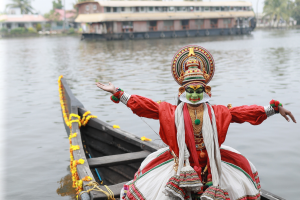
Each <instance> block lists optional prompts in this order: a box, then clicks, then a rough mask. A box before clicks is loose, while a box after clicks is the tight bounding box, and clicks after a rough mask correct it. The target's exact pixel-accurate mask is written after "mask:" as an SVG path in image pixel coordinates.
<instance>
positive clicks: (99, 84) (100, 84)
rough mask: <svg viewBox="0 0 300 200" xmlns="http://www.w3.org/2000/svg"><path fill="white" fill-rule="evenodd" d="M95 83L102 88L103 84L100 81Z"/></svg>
mask: <svg viewBox="0 0 300 200" xmlns="http://www.w3.org/2000/svg"><path fill="white" fill-rule="evenodd" d="M96 85H97V87H99V88H101V89H103V87H104V86H105V85H104V84H102V83H100V82H98V83H96Z"/></svg>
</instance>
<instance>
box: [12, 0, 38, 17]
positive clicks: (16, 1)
mask: <svg viewBox="0 0 300 200" xmlns="http://www.w3.org/2000/svg"><path fill="white" fill-rule="evenodd" d="M11 2H12V3H10V4H7V5H6V8H20V10H21V13H22V14H28V13H33V11H34V9H33V7H32V6H31V1H30V0H11Z"/></svg>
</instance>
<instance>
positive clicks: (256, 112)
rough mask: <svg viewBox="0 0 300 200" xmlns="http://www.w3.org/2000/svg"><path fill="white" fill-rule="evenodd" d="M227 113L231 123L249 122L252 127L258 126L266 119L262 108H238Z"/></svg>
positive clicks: (253, 106)
mask: <svg viewBox="0 0 300 200" xmlns="http://www.w3.org/2000/svg"><path fill="white" fill-rule="evenodd" d="M229 111H230V113H231V116H232V119H231V123H234V122H235V123H244V122H249V123H250V124H252V125H258V124H261V123H262V122H263V121H264V120H265V119H267V114H266V112H265V109H264V107H263V106H257V105H252V106H238V107H233V108H231V109H230V110H229Z"/></svg>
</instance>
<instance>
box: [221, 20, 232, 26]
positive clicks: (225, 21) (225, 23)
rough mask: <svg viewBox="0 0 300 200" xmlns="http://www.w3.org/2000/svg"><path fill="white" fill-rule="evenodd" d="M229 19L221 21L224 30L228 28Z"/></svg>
mask: <svg viewBox="0 0 300 200" xmlns="http://www.w3.org/2000/svg"><path fill="white" fill-rule="evenodd" d="M230 21H231V20H230V19H223V24H224V26H225V28H230V27H229V25H230Z"/></svg>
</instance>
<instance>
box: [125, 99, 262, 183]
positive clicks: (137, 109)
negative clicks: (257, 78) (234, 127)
mask: <svg viewBox="0 0 300 200" xmlns="http://www.w3.org/2000/svg"><path fill="white" fill-rule="evenodd" d="M127 106H128V107H129V108H130V109H131V110H132V111H133V113H135V114H136V115H138V116H140V117H146V118H151V119H159V122H160V130H159V135H160V137H161V139H162V141H163V142H164V143H165V144H167V145H168V146H169V147H170V149H171V150H173V151H174V153H175V154H176V155H177V156H178V154H179V149H178V145H177V136H176V133H177V130H176V126H175V110H176V107H177V106H175V105H172V104H170V103H167V102H161V103H160V104H159V103H156V102H155V101H152V100H151V99H148V98H145V97H142V96H138V95H131V97H130V99H129V100H128V102H127ZM212 108H213V112H214V114H215V118H216V125H217V131H218V142H219V146H221V144H223V142H224V141H225V138H226V135H227V130H228V127H229V125H230V123H244V122H249V123H250V124H252V125H258V124H261V123H262V122H263V121H264V120H265V119H266V118H267V115H266V112H265V109H264V107H263V106H257V105H252V106H238V107H233V108H231V109H228V108H227V107H226V106H223V105H213V106H212ZM191 153H192V152H191ZM221 157H222V160H225V161H227V162H231V163H233V164H236V165H237V166H240V167H241V168H242V169H244V170H245V171H246V172H248V174H250V176H251V177H252V178H253V179H254V177H253V174H252V173H251V168H250V165H249V164H248V160H247V159H246V158H245V157H243V156H241V155H238V154H235V153H232V152H228V151H225V150H222V149H221ZM198 160H199V164H200V166H201V167H203V166H205V165H206V163H208V164H209V162H208V159H207V157H205V158H204V159H201V158H199V157H198ZM190 161H191V165H192V166H193V165H194V163H193V160H191V158H190ZM196 165H198V164H196ZM198 166H199V165H198Z"/></svg>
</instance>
